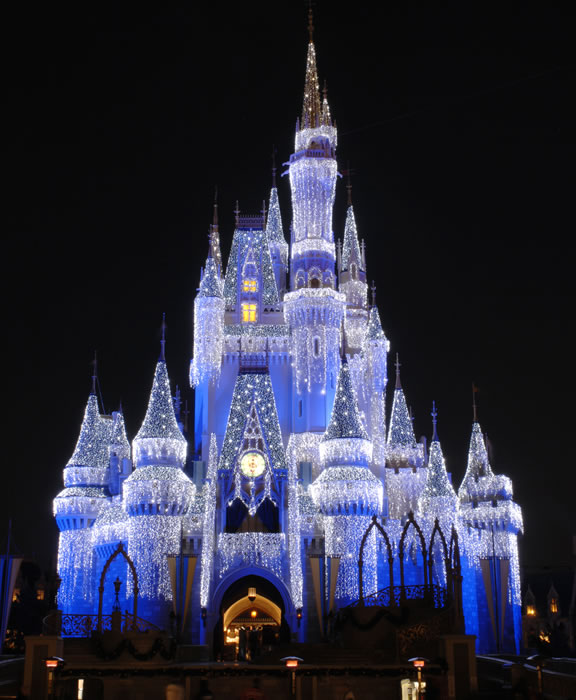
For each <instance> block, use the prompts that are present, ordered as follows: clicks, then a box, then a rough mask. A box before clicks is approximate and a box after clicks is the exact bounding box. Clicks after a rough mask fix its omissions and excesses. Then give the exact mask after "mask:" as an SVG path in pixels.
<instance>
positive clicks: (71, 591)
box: [54, 377, 111, 613]
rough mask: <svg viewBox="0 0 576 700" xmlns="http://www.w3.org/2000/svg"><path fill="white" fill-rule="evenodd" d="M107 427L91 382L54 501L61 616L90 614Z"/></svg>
mask: <svg viewBox="0 0 576 700" xmlns="http://www.w3.org/2000/svg"><path fill="white" fill-rule="evenodd" d="M110 428H111V421H110V419H109V418H105V417H103V416H101V415H100V410H99V408H98V399H97V397H96V377H94V378H93V385H92V393H91V394H90V396H89V397H88V403H87V404H86V410H85V411H84V419H83V421H82V427H81V428H80V435H79V437H78V442H77V443H76V448H75V449H74V453H73V454H72V457H70V460H69V461H68V464H67V465H66V467H65V469H64V487H65V488H64V490H63V491H61V492H60V493H59V494H58V495H57V496H56V498H55V499H54V516H55V517H56V522H57V524H58V527H59V529H60V542H59V547H58V575H59V576H60V578H61V579H62V584H61V586H60V590H59V592H58V605H59V607H60V609H61V610H62V611H63V612H71V611H73V612H84V613H87V612H92V598H93V593H94V586H93V582H94V579H93V573H94V556H93V551H92V526H93V525H94V522H95V520H96V519H97V517H98V516H99V515H100V513H101V512H102V511H103V510H104V509H105V507H106V506H107V504H108V500H109V498H108V497H109V495H110V492H109V489H108V479H109V466H108V459H109V458H108V444H109V440H110Z"/></svg>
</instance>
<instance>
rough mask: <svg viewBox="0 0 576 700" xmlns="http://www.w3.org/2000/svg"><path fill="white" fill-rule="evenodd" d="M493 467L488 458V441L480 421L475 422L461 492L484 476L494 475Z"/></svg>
mask: <svg viewBox="0 0 576 700" xmlns="http://www.w3.org/2000/svg"><path fill="white" fill-rule="evenodd" d="M492 476H493V473H492V467H491V466H490V461H489V460H488V452H487V450H486V443H485V442H484V436H483V435H482V428H481V427H480V423H477V422H475V423H474V424H473V426H472V435H471V436H470V446H469V448H468V465H467V467H466V474H465V475H464V479H463V480H462V485H461V486H460V492H462V491H464V490H467V489H468V487H469V486H470V485H471V484H472V483H475V482H477V481H478V479H480V478H483V477H492Z"/></svg>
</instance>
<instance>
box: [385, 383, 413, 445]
mask: <svg viewBox="0 0 576 700" xmlns="http://www.w3.org/2000/svg"><path fill="white" fill-rule="evenodd" d="M387 445H388V449H389V450H390V449H395V448H406V447H410V448H415V447H416V438H415V437H414V427H413V425H412V418H411V417H410V413H409V411H408V406H407V404H406V397H405V396H404V390H403V389H402V387H401V386H399V385H398V383H397V384H396V389H394V401H393V403H392V413H391V415H390V429H389V430H388V440H387Z"/></svg>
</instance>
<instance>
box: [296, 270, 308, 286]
mask: <svg viewBox="0 0 576 700" xmlns="http://www.w3.org/2000/svg"><path fill="white" fill-rule="evenodd" d="M305 284H306V275H305V273H304V270H298V272H297V273H296V289H301V288H302V287H304V285H305Z"/></svg>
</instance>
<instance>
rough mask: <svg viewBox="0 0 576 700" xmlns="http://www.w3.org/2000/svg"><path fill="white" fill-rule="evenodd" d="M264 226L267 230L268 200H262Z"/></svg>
mask: <svg viewBox="0 0 576 700" xmlns="http://www.w3.org/2000/svg"><path fill="white" fill-rule="evenodd" d="M262 228H264V230H266V200H265V199H263V200H262Z"/></svg>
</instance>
